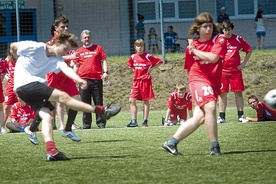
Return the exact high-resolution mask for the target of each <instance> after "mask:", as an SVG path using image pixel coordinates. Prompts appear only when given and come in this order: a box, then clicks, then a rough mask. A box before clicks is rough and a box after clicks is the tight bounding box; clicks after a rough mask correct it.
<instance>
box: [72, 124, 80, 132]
mask: <svg viewBox="0 0 276 184" xmlns="http://www.w3.org/2000/svg"><path fill="white" fill-rule="evenodd" d="M71 128H72V130H76V129H79V128H80V127H79V126H78V125H76V124H75V123H74V124H73V125H72V127H71Z"/></svg>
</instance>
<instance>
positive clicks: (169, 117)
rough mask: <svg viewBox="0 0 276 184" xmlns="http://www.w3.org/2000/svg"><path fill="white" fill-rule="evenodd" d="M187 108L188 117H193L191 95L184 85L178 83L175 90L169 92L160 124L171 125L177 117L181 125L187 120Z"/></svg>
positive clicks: (175, 121)
mask: <svg viewBox="0 0 276 184" xmlns="http://www.w3.org/2000/svg"><path fill="white" fill-rule="evenodd" d="M187 110H188V112H189V116H190V118H191V117H193V112H192V95H191V94H190V93H189V92H187V91H186V86H185V85H184V84H183V83H178V84H177V85H176V87H175V92H173V93H171V94H170V97H169V101H168V109H167V113H166V116H165V118H164V123H162V124H164V126H173V125H176V124H177V121H178V119H179V123H180V125H181V124H182V123H184V122H185V121H186V120H187Z"/></svg>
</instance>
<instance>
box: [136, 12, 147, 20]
mask: <svg viewBox="0 0 276 184" xmlns="http://www.w3.org/2000/svg"><path fill="white" fill-rule="evenodd" d="M137 15H138V20H144V19H145V17H144V15H141V14H139V13H137Z"/></svg>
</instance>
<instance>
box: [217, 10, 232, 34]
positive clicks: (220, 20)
mask: <svg viewBox="0 0 276 184" xmlns="http://www.w3.org/2000/svg"><path fill="white" fill-rule="evenodd" d="M224 21H230V17H229V15H228V14H227V13H226V8H225V7H224V6H222V7H221V8H220V13H219V14H218V16H217V22H218V23H219V24H220V26H222V23H223V22H224ZM220 33H222V34H223V32H222V28H220Z"/></svg>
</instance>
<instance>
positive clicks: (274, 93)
mask: <svg viewBox="0 0 276 184" xmlns="http://www.w3.org/2000/svg"><path fill="white" fill-rule="evenodd" d="M264 101H265V103H266V104H267V105H268V106H269V107H271V108H273V109H276V89H273V90H270V91H269V92H267V93H266V95H265V96H264Z"/></svg>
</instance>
